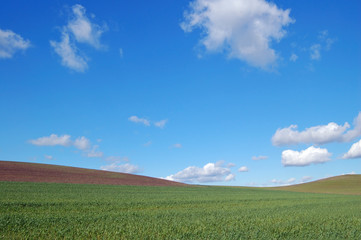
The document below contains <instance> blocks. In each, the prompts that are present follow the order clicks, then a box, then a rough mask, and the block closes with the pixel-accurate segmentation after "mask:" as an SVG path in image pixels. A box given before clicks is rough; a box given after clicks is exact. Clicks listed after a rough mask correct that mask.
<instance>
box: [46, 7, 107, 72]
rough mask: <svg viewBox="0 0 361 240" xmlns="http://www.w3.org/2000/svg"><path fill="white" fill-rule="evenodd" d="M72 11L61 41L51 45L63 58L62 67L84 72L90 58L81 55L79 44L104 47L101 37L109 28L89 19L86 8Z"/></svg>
mask: <svg viewBox="0 0 361 240" xmlns="http://www.w3.org/2000/svg"><path fill="white" fill-rule="evenodd" d="M71 10H72V15H71V18H70V20H69V22H68V24H67V25H65V26H63V27H62V32H61V40H60V41H59V42H57V41H50V45H51V46H52V47H53V48H54V51H55V52H56V53H57V54H58V55H59V56H60V57H61V63H62V65H64V66H66V67H69V68H71V69H73V70H75V71H78V72H83V71H85V70H86V69H87V68H88V63H87V61H88V58H87V57H85V56H82V55H81V54H80V51H79V49H78V46H77V43H85V44H88V45H90V46H92V47H94V48H96V49H100V48H102V47H104V46H103V45H102V44H101V43H100V37H101V35H102V34H103V32H104V31H106V30H107V27H106V26H102V27H101V26H99V25H97V24H95V23H93V22H92V21H91V20H90V19H89V18H88V17H87V15H86V10H85V8H84V7H83V6H81V5H79V4H76V5H74V6H73V7H72V8H71Z"/></svg>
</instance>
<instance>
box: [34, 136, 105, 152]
mask: <svg viewBox="0 0 361 240" xmlns="http://www.w3.org/2000/svg"><path fill="white" fill-rule="evenodd" d="M29 143H31V144H33V145H37V146H57V145H58V146H64V147H70V146H73V147H75V148H77V149H79V150H82V151H83V153H84V154H85V156H87V157H103V152H100V151H98V150H97V149H98V147H99V146H98V145H94V146H93V147H92V146H91V143H90V140H89V139H87V138H86V137H84V136H82V137H78V138H77V139H75V141H72V140H71V136H70V135H62V136H58V135H56V134H51V135H50V136H49V137H40V138H37V139H33V140H29Z"/></svg>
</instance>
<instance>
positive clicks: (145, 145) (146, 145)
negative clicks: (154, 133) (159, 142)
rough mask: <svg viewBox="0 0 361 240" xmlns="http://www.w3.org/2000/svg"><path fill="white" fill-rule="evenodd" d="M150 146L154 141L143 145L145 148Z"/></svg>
mask: <svg viewBox="0 0 361 240" xmlns="http://www.w3.org/2000/svg"><path fill="white" fill-rule="evenodd" d="M150 145H152V141H148V142H146V143H144V144H143V146H144V147H149V146H150Z"/></svg>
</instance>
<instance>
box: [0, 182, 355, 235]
mask: <svg viewBox="0 0 361 240" xmlns="http://www.w3.org/2000/svg"><path fill="white" fill-rule="evenodd" d="M360 229H361V196H355V195H341V194H338V195H336V194H315V193H297V192H288V191H275V190H267V189H258V188H238V187H211V186H180V187H168V186H162V187H160V186H118V185H95V184H94V185H90V184H66V183H31V182H0V239H361V230H360Z"/></svg>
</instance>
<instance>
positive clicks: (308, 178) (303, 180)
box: [301, 176, 312, 183]
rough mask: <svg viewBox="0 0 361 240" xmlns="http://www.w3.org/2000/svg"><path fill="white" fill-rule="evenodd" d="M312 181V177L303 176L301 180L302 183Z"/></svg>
mask: <svg viewBox="0 0 361 240" xmlns="http://www.w3.org/2000/svg"><path fill="white" fill-rule="evenodd" d="M311 180H312V177H311V176H303V177H302V179H301V183H305V182H308V181H311Z"/></svg>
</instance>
